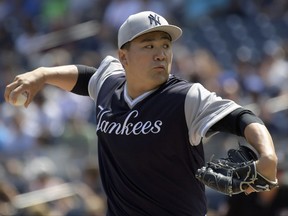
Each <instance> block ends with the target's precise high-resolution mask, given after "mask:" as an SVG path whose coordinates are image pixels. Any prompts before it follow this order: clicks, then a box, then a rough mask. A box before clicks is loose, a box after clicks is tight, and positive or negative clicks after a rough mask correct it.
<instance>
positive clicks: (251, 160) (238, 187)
mask: <svg viewBox="0 0 288 216" xmlns="http://www.w3.org/2000/svg"><path fill="white" fill-rule="evenodd" d="M257 159H258V157H257V155H256V154H255V152H254V151H253V150H252V149H250V148H249V147H247V146H243V145H240V146H239V148H238V149H230V150H229V151H228V157H227V158H220V159H216V160H212V161H210V162H208V163H207V166H204V167H202V168H201V169H198V170H197V173H196V178H197V179H199V180H200V181H201V182H202V183H204V184H205V185H207V186H208V187H210V188H212V189H214V190H216V191H218V192H221V193H224V194H227V195H230V196H232V195H234V194H238V193H242V192H245V190H246V189H247V188H248V187H251V188H252V189H253V190H254V191H255V192H261V191H269V190H271V189H272V188H274V187H277V186H278V182H277V180H276V181H275V182H273V181H270V180H268V179H266V178H265V177H264V176H262V175H261V174H260V173H258V172H257V170H256V163H255V162H256V160H257Z"/></svg>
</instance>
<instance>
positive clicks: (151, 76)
mask: <svg viewBox="0 0 288 216" xmlns="http://www.w3.org/2000/svg"><path fill="white" fill-rule="evenodd" d="M172 58H173V53H172V43H171V37H170V35H169V34H167V33H165V32H161V31H154V32H150V33H146V34H143V35H141V36H139V37H137V38H135V39H134V40H132V41H131V42H130V46H129V48H128V49H120V50H119V59H120V61H121V63H122V64H123V66H124V68H125V71H126V80H127V87H128V88H127V89H128V94H129V96H130V97H131V98H133V99H134V98H136V97H138V96H140V95H141V94H143V93H145V92H147V91H150V90H153V89H155V88H157V87H159V86H160V85H161V84H163V83H164V82H166V81H167V79H168V77H169V74H170V72H171V64H172Z"/></svg>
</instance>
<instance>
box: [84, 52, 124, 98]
mask: <svg viewBox="0 0 288 216" xmlns="http://www.w3.org/2000/svg"><path fill="white" fill-rule="evenodd" d="M124 73H125V72H124V68H123V66H122V64H121V63H120V61H119V60H118V59H116V58H114V57H112V56H107V57H106V58H105V59H103V61H102V62H101V64H100V66H99V68H98V69H97V71H96V73H94V75H93V76H92V77H91V79H90V81H89V84H88V92H89V96H90V97H91V98H92V99H93V100H94V101H95V102H96V101H97V96H98V93H99V91H100V89H101V87H102V85H103V83H104V81H105V80H106V79H107V78H108V77H109V76H113V75H116V74H124Z"/></svg>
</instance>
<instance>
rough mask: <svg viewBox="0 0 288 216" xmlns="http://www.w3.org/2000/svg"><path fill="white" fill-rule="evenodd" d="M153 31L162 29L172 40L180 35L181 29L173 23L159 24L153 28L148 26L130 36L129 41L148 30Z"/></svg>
mask: <svg viewBox="0 0 288 216" xmlns="http://www.w3.org/2000/svg"><path fill="white" fill-rule="evenodd" d="M154 31H163V32H166V33H168V34H169V35H170V36H171V40H172V41H176V40H177V39H178V38H179V37H180V36H181V35H182V30H181V28H179V27H177V26H174V25H161V26H155V27H153V28H149V29H147V30H145V31H142V32H139V33H138V34H136V35H134V37H132V38H131V39H130V41H132V40H134V39H135V38H137V37H139V36H141V35H143V34H146V33H149V32H154Z"/></svg>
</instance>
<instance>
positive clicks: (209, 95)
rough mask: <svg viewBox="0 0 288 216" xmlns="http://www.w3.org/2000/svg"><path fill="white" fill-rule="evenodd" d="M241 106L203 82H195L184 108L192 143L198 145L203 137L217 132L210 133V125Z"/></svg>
mask: <svg viewBox="0 0 288 216" xmlns="http://www.w3.org/2000/svg"><path fill="white" fill-rule="evenodd" d="M239 107H241V106H240V105H238V104H236V103H235V102H233V101H231V100H227V99H222V98H221V97H219V96H217V95H216V94H215V93H213V92H210V91H208V90H207V89H205V88H204V87H203V86H202V85H201V84H199V83H195V84H193V85H192V86H191V88H190V89H189V91H188V93H187V95H186V99H185V108H184V109H185V117H186V122H187V127H188V131H189V139H190V143H191V145H198V144H199V143H200V142H201V139H202V138H203V137H209V136H212V135H213V134H214V133H215V132H214V133H208V130H209V129H210V127H211V126H212V125H214V124H215V123H216V122H218V121H219V120H220V119H222V118H223V117H225V116H226V115H227V114H229V113H231V112H232V111H234V110H235V109H237V108H239Z"/></svg>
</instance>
